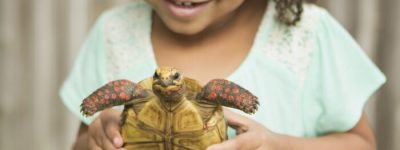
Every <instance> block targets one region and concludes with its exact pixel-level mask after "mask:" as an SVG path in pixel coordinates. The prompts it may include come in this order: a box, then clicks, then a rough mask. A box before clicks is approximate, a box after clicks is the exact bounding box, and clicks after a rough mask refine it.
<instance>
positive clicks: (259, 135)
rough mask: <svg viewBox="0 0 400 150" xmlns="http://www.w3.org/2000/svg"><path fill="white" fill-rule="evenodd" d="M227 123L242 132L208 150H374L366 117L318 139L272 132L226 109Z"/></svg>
mask: <svg viewBox="0 0 400 150" xmlns="http://www.w3.org/2000/svg"><path fill="white" fill-rule="evenodd" d="M225 117H226V118H227V121H228V124H229V125H230V126H233V127H234V128H235V129H236V130H237V131H238V132H239V133H241V134H240V135H238V136H237V137H235V138H234V139H231V140H228V141H225V142H223V143H221V144H216V145H213V146H210V147H209V148H208V150H228V149H229V150H235V149H245V150H253V149H256V150H264V149H266V150H321V149H323V150H338V149H340V150H347V149H348V150H375V149H376V143H375V138H374V135H373V133H372V131H371V128H370V127H369V125H368V121H367V118H366V117H365V115H363V116H362V117H361V119H360V121H359V122H358V123H357V125H356V126H355V127H354V128H353V129H351V130H350V131H348V132H345V133H331V134H328V135H325V136H323V137H319V138H298V137H291V136H286V135H279V134H276V133H272V132H271V131H269V130H268V129H266V128H265V127H263V126H262V125H260V124H259V123H257V122H255V121H253V120H251V119H248V118H246V117H244V116H240V115H238V114H235V113H233V112H229V111H225Z"/></svg>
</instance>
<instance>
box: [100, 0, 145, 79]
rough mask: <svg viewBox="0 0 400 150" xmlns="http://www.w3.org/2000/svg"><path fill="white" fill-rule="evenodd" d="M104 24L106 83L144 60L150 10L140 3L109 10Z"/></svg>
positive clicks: (136, 2) (143, 3)
mask: <svg viewBox="0 0 400 150" xmlns="http://www.w3.org/2000/svg"><path fill="white" fill-rule="evenodd" d="M108 13H110V17H108V20H107V21H106V23H105V37H106V45H105V48H106V55H107V61H108V63H107V73H108V80H115V79H116V78H117V75H119V74H121V73H123V72H124V71H126V70H128V69H130V68H132V67H134V65H138V64H141V63H142V62H144V60H143V59H148V58H149V57H148V54H147V49H148V47H147V45H148V44H146V43H150V41H149V39H150V37H149V34H150V33H149V32H150V26H151V25H150V23H151V21H150V20H149V19H151V9H150V8H149V6H148V5H147V4H146V3H145V2H143V1H135V2H132V3H131V4H129V5H126V6H122V7H119V8H115V9H113V10H110V11H109V12H108Z"/></svg>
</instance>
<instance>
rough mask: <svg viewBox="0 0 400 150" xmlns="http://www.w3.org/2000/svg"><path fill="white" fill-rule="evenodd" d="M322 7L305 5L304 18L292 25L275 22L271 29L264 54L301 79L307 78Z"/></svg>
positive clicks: (301, 80) (302, 80)
mask: <svg viewBox="0 0 400 150" xmlns="http://www.w3.org/2000/svg"><path fill="white" fill-rule="evenodd" d="M319 9H320V8H318V7H317V6H314V5H304V13H303V15H302V20H301V21H300V22H299V23H298V24H297V25H296V26H292V27H288V26H284V25H280V24H279V23H275V24H274V25H273V27H272V30H271V31H270V34H269V38H268V42H267V43H266V47H265V49H264V54H265V55H266V56H267V57H268V58H269V59H272V60H274V61H277V62H279V63H281V64H283V65H285V66H286V67H287V68H288V69H289V70H290V71H292V72H293V73H294V74H295V75H296V77H297V78H298V79H299V80H300V82H301V84H303V83H304V80H305V79H306V74H307V71H308V68H309V66H310V62H311V58H312V54H313V52H314V50H315V49H316V47H315V44H316V43H315V42H316V41H315V39H314V38H313V37H314V34H315V33H314V31H315V25H316V24H317V20H318V14H320V13H318V12H316V11H320V10H319Z"/></svg>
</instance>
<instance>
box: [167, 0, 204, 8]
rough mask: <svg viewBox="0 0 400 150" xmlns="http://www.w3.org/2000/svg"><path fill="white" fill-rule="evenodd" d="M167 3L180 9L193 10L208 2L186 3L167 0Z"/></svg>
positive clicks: (183, 0)
mask: <svg viewBox="0 0 400 150" xmlns="http://www.w3.org/2000/svg"><path fill="white" fill-rule="evenodd" d="M167 1H168V2H170V3H171V4H173V5H175V6H177V7H181V8H194V7H197V6H201V5H204V4H206V3H208V2H209V1H187V0H167Z"/></svg>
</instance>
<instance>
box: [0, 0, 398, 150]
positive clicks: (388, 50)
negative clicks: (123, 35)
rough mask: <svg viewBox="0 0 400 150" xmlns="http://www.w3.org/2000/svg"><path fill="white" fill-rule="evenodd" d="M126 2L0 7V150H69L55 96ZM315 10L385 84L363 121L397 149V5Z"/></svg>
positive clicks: (20, 1)
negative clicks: (92, 37) (107, 19)
mask: <svg viewBox="0 0 400 150" xmlns="http://www.w3.org/2000/svg"><path fill="white" fill-rule="evenodd" d="M126 1H128V0H56V1H55V0H0V102H1V105H0V133H1V134H0V140H1V141H0V149H7V150H8V149H38V150H39V149H40V150H46V149H49V150H52V149H70V145H71V144H72V142H73V140H74V136H75V134H76V131H77V128H78V122H79V121H78V120H77V118H76V117H74V116H72V114H71V113H70V112H68V110H66V108H65V107H64V106H63V104H62V103H61V101H60V99H59V97H58V94H57V92H58V90H59V87H60V85H61V83H62V81H63V80H64V79H65V77H66V75H67V73H68V71H69V69H70V67H71V65H72V62H73V60H74V58H75V56H76V54H77V52H78V49H79V47H80V45H81V43H82V41H83V40H84V38H85V35H86V33H87V30H88V29H89V27H90V26H91V25H92V24H93V22H94V20H95V18H96V17H97V16H98V15H99V13H100V12H101V11H102V10H104V9H106V8H109V7H111V6H113V5H118V4H121V3H125V2H126ZM320 4H321V5H323V6H325V7H327V8H328V9H329V10H330V11H331V12H332V14H333V15H334V16H336V17H337V18H338V20H339V21H340V22H341V23H342V24H344V25H345V27H346V28H347V29H348V30H349V31H350V32H351V33H352V34H353V35H354V36H355V38H356V39H357V41H358V42H359V43H360V44H361V45H362V47H363V48H364V49H365V50H366V52H367V53H368V54H369V55H370V56H371V58H373V59H374V60H375V61H376V62H377V63H378V65H379V66H380V67H381V68H382V69H383V71H384V72H385V74H386V75H387V76H388V79H389V82H388V84H386V85H385V87H384V88H383V89H382V90H381V91H380V93H379V95H376V96H374V98H373V99H372V100H371V101H370V102H369V104H368V106H367V113H368V117H369V118H370V120H371V123H372V125H373V127H374V129H375V131H376V135H377V137H378V141H379V144H380V149H381V150H397V149H400V142H395V141H396V140H397V141H399V140H400V111H399V109H398V108H400V102H399V101H398V100H399V99H400V92H399V91H400V68H399V66H400V59H397V57H400V29H399V28H398V27H399V26H400V18H399V16H398V14H400V9H397V8H398V7H400V2H399V1H393V0H353V1H348V0H326V1H322V0H321V1H320Z"/></svg>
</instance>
